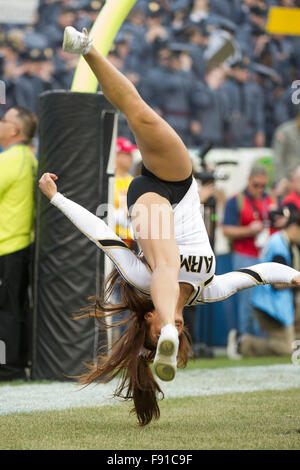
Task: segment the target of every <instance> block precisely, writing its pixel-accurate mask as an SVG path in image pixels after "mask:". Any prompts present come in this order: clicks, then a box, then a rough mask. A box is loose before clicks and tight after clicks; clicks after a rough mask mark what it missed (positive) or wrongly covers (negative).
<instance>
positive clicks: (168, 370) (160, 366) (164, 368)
mask: <svg viewBox="0 0 300 470" xmlns="http://www.w3.org/2000/svg"><path fill="white" fill-rule="evenodd" d="M175 349H176V345H175V344H174V342H173V341H172V340H170V339H165V340H163V341H162V342H161V343H160V344H159V347H158V353H159V354H161V355H162V356H165V361H164V358H163V357H159V358H158V360H157V361H156V362H155V363H154V370H155V373H156V375H157V376H158V377H159V378H160V379H161V380H164V381H165V382H169V381H170V380H173V379H174V377H175V374H176V369H177V368H176V367H174V366H173V365H172V364H170V362H169V360H170V356H172V354H174V353H175Z"/></svg>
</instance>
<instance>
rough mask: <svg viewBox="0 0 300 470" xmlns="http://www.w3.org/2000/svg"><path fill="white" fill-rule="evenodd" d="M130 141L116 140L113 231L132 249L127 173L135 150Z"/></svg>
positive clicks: (128, 174)
mask: <svg viewBox="0 0 300 470" xmlns="http://www.w3.org/2000/svg"><path fill="white" fill-rule="evenodd" d="M136 148H137V147H136V146H135V145H133V144H132V143H131V142H130V140H128V139H125V138H124V137H119V138H118V139H117V155H116V170H115V224H116V227H115V231H116V234H117V235H119V237H120V238H122V240H123V241H124V242H125V243H126V244H127V245H128V246H129V248H133V246H134V240H133V239H132V236H131V234H130V228H129V218H128V208H127V191H128V188H129V185H130V183H131V181H132V180H133V176H132V175H131V174H130V173H129V171H130V170H132V168H133V153H132V152H133V151H134V150H136Z"/></svg>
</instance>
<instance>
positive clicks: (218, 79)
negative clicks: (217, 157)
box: [192, 67, 229, 147]
mask: <svg viewBox="0 0 300 470" xmlns="http://www.w3.org/2000/svg"><path fill="white" fill-rule="evenodd" d="M224 77H225V73H224V70H223V69H222V68H221V67H215V68H213V69H212V70H209V71H207V73H206V74H205V85H204V86H203V85H202V86H201V85H200V84H199V85H198V86H197V87H195V91H194V101H195V102H196V103H197V109H196V112H195V114H196V123H197V122H200V126H199V133H198V134H196V130H197V129H196V126H195V124H193V127H192V131H193V130H194V129H195V131H194V132H193V134H194V136H195V137H194V138H195V143H196V144H197V145H203V144H207V143H211V144H213V145H214V146H216V147H224V146H225V133H226V128H227V119H228V115H229V102H228V99H227V96H226V94H225V92H224V91H223V89H222V85H223V82H224Z"/></svg>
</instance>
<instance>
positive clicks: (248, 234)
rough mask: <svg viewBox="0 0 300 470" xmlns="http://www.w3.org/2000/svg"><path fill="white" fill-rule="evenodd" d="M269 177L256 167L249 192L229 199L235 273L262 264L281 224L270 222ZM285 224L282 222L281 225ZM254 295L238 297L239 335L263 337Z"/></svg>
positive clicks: (226, 223)
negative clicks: (253, 305) (264, 249)
mask: <svg viewBox="0 0 300 470" xmlns="http://www.w3.org/2000/svg"><path fill="white" fill-rule="evenodd" d="M267 183H268V174H267V171H266V169H265V168H264V167H260V166H257V167H254V168H253V169H252V170H251V172H250V175H249V179H248V185H247V188H246V189H245V190H244V191H242V192H241V193H239V194H237V195H236V196H234V197H232V198H231V199H229V200H228V201H227V203H226V206H225V213H224V220H223V232H224V235H225V236H226V237H228V238H229V240H230V242H231V243H232V253H233V269H234V270H237V269H241V268H246V267H249V266H251V265H253V264H256V263H258V262H259V256H260V252H261V248H262V247H263V246H264V245H265V244H266V242H267V239H268V237H269V236H270V235H271V234H272V233H273V232H274V231H275V230H276V225H277V224H278V223H279V222H278V221H275V220H273V219H272V218H271V214H272V211H274V210H275V209H277V204H276V202H275V201H274V200H273V199H272V198H271V197H270V196H269V195H268V194H267V192H266V188H267ZM282 223H283V222H282ZM250 297H251V291H250V292H249V291H247V290H245V291H242V292H239V293H238V294H237V302H238V330H239V333H241V334H243V333H254V334H258V335H259V334H261V331H260V329H259V327H258V324H257V322H256V321H255V319H254V318H253V315H252V312H251V306H250Z"/></svg>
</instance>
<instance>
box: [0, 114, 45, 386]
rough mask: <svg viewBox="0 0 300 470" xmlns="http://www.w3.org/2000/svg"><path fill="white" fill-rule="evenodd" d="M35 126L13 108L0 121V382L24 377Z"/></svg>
mask: <svg viewBox="0 0 300 470" xmlns="http://www.w3.org/2000/svg"><path fill="white" fill-rule="evenodd" d="M36 122H37V121H36V117H35V115H34V114H33V113H32V112H31V111H29V110H27V109H24V108H18V107H16V108H11V109H9V110H8V111H7V112H6V113H5V115H4V117H3V118H2V120H1V121H0V145H1V147H2V153H1V154H0V280H1V282H0V317H1V322H0V338H1V340H2V341H4V342H5V344H6V365H2V366H1V368H0V380H11V379H16V378H25V377H26V376H25V366H26V365H27V360H28V354H29V341H28V335H27V332H28V331H29V325H28V323H29V299H28V284H29V260H30V245H31V243H32V240H33V237H32V228H33V213H34V209H33V206H34V184H35V173H36V168H37V161H36V158H35V156H34V154H33V153H32V151H31V150H30V147H29V146H30V145H31V140H32V138H33V137H34V134H35V131H36ZM26 329H27V331H26Z"/></svg>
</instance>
